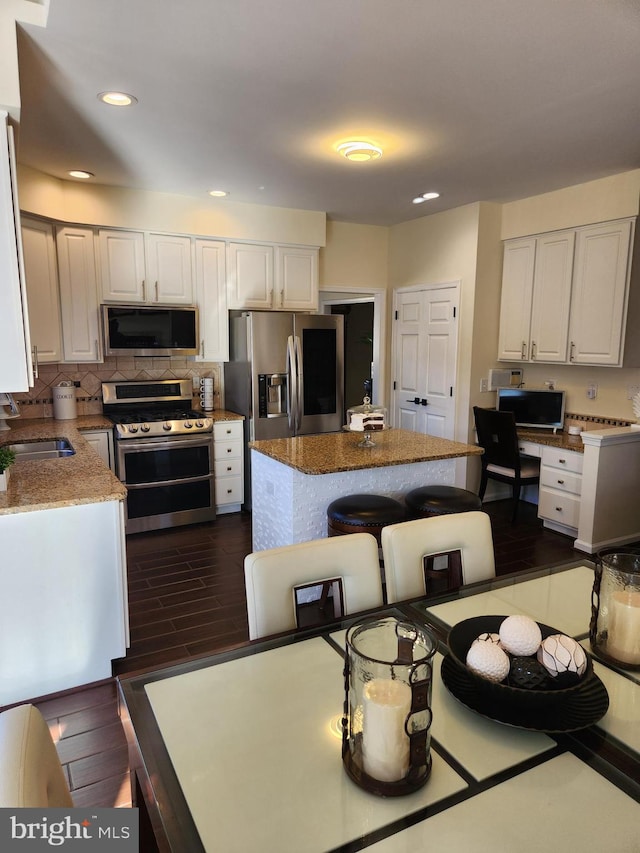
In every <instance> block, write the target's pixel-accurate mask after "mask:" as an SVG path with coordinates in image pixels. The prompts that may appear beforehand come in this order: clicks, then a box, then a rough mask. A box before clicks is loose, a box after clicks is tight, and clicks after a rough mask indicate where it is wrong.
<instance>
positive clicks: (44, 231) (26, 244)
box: [21, 217, 62, 363]
mask: <svg viewBox="0 0 640 853" xmlns="http://www.w3.org/2000/svg"><path fill="white" fill-rule="evenodd" d="M21 224H22V246H23V251H24V271H25V279H26V283H27V298H28V300H29V329H30V332H31V342H32V344H33V345H34V346H35V347H37V348H38V361H39V362H40V363H44V362H57V361H62V337H61V334H60V293H59V289H58V271H57V264H56V250H55V244H54V242H53V226H51V225H50V224H49V223H48V222H40V221H39V220H37V219H28V218H27V217H22V223H21Z"/></svg>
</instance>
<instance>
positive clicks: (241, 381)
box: [224, 311, 344, 508]
mask: <svg viewBox="0 0 640 853" xmlns="http://www.w3.org/2000/svg"><path fill="white" fill-rule="evenodd" d="M343 386H344V328H343V318H342V317H341V316H337V315H332V314H292V313H283V312H282V313H281V312H279V311H243V312H239V311H232V312H230V319H229V362H228V363H226V364H225V369H224V391H225V406H226V408H228V409H230V410H232V411H234V412H238V414H241V415H244V416H245V422H244V436H245V507H246V508H250V507H251V469H250V464H249V463H250V453H249V449H248V447H247V443H248V442H249V441H254V440H256V441H257V440H260V439H265V438H287V437H289V436H294V435H308V434H311V433H320V432H337V431H338V430H340V429H342V425H343V424H344V389H343Z"/></svg>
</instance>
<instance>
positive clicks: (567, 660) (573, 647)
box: [538, 634, 587, 678]
mask: <svg viewBox="0 0 640 853" xmlns="http://www.w3.org/2000/svg"><path fill="white" fill-rule="evenodd" d="M538 660H539V661H540V663H541V664H542V666H543V667H544V668H545V669H546V670H547V672H548V673H549V675H551V676H553V678H556V676H558V675H562V673H564V672H574V673H575V674H576V675H578V676H580V675H583V674H584V671H585V669H586V668H587V655H586V653H585V650H584V649H583V648H582V646H581V645H580V643H576V641H575V640H574V639H573V638H572V637H567V636H566V634H552V635H551V636H550V637H546V638H545V639H544V640H543V641H542V645H541V646H540V648H539V649H538Z"/></svg>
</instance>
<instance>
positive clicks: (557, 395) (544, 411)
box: [496, 388, 565, 432]
mask: <svg viewBox="0 0 640 853" xmlns="http://www.w3.org/2000/svg"><path fill="white" fill-rule="evenodd" d="M497 393H498V399H497V402H496V408H497V409H498V411H500V412H513V414H514V415H515V418H516V425H517V426H528V427H538V428H539V429H553V430H554V432H555V430H558V429H562V428H563V426H564V403H565V399H564V396H565V392H564V391H555V390H554V391H551V390H550V389H548V388H545V389H536V390H533V389H530V388H498V392H497Z"/></svg>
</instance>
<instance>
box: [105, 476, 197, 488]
mask: <svg viewBox="0 0 640 853" xmlns="http://www.w3.org/2000/svg"><path fill="white" fill-rule="evenodd" d="M213 478H214V475H213V474H201V475H198V476H197V477H182V478H180V479H178V478H175V479H172V480H150V481H149V482H148V483H127V481H126V480H123V481H122V482H123V484H124V485H125V486H126V487H127V490H129V489H131V490H133V489H153V488H155V487H156V486H177V485H178V484H179V483H199V482H200V481H201V480H213Z"/></svg>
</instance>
